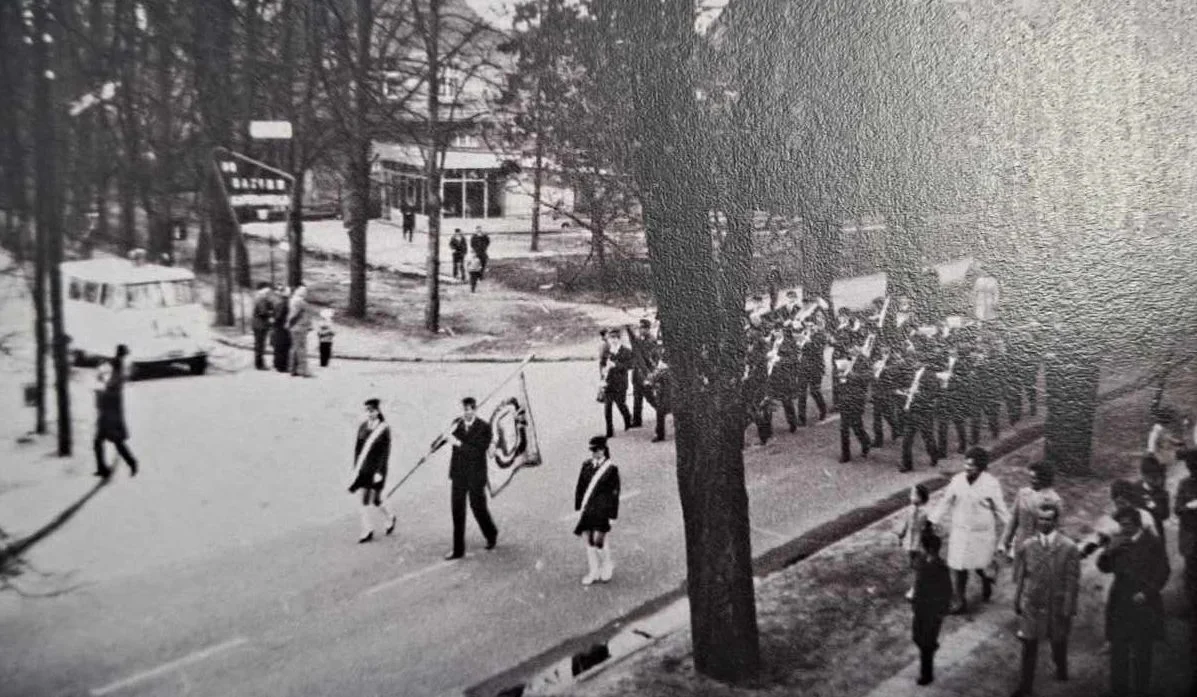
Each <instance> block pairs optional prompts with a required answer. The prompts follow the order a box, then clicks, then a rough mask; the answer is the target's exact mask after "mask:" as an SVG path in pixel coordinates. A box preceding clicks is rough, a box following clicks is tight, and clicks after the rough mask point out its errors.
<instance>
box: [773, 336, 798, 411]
mask: <svg viewBox="0 0 1197 697" xmlns="http://www.w3.org/2000/svg"><path fill="white" fill-rule="evenodd" d="M780 338H781V343H780V344H778V346H777V362H776V363H774V364H773V372H772V373H769V396H770V397H772V398H773V399H775V400H777V401H778V402H781V409H782V411H783V412H785V415H786V424H787V425H789V427H790V433H793V432H794V431H797V430H798V414H797V412H795V411H794V398H795V397H799V395H798V386H799V380H800V379H801V375H802V349H801V348H800V347H799V346H798V342H797V340H796V339H795V338H794V330H792V329H790V328H789V327H784V328H783V329H782V330H781V337H780ZM770 430H772V424H770Z"/></svg>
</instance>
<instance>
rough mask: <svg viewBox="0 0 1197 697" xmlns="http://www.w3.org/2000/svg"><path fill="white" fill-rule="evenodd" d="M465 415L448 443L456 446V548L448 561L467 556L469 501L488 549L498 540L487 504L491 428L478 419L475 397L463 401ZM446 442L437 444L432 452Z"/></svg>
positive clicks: (451, 467)
mask: <svg viewBox="0 0 1197 697" xmlns="http://www.w3.org/2000/svg"><path fill="white" fill-rule="evenodd" d="M461 408H462V416H461V418H459V419H458V420H457V425H456V426H455V427H454V429H453V433H452V434H451V435H450V436H449V438H448V442H450V443H452V444H453V455H452V457H451V458H450V460H449V479H450V481H451V482H452V483H453V487H452V496H451V498H450V502H451V505H452V513H453V549H452V550H451V551H450V552H449V553H448V554H446V555H445V559H461V558H462V557H464V556H465V512H466V510H465V509H466V499H467V498H468V499H469V502H470V510H472V511H473V512H474V520H475V521H477V522H478V527H479V528H480V529H481V530H482V536H483V537H485V538H486V548H487V549H494V548H495V544H497V543H498V540H499V530H498V528H496V527H495V522H494V520H492V519H491V517H490V509H489V508H487V504H486V458H487V450H488V449H489V448H490V441H491V428H490V424H489V423H487V422H486V420H485V419H483V418H482V417H480V416H478V414H477V412H476V409H477V408H478V402H477V401H476V400H475V399H474V398H473V397H466V398H465V399H463V400H461ZM442 444H443V443H434V444H433V448H432V449H433V450H436V449H437V448H439V447H440V446H441V445H442Z"/></svg>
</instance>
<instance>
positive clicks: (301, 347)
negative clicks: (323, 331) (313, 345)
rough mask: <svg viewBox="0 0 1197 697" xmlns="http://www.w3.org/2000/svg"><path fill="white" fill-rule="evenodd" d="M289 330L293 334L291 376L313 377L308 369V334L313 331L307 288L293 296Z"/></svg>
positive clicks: (297, 291) (298, 290)
mask: <svg viewBox="0 0 1197 697" xmlns="http://www.w3.org/2000/svg"><path fill="white" fill-rule="evenodd" d="M287 329H288V330H289V331H290V332H291V375H295V376H301V377H305V378H310V377H312V371H311V370H309V369H308V334H310V333H311V331H312V310H311V308H310V307H308V289H307V286H299V287H297V288H296V289H295V292H293V293H292V294H291V301H290V304H289V305H288V310H287Z"/></svg>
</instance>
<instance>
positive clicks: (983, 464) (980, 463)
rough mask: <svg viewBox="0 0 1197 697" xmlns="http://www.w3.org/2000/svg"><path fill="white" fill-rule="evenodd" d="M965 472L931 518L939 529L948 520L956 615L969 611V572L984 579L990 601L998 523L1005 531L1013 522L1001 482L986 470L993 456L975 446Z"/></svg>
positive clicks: (955, 479)
mask: <svg viewBox="0 0 1197 697" xmlns="http://www.w3.org/2000/svg"><path fill="white" fill-rule="evenodd" d="M964 458H965V459H964V471H963V472H961V473H960V474H957V475H956V476H955V477H952V481H951V483H949V484H948V488H947V491H946V492H945V493H944V496H943V498H942V499H940V501H939V505H938V506H936V508H935V510H934V511H933V512H932V513H931V515H930V516H929V520H930V521H931V523H932V524H933V525H935V526H936V527H937V528H942V525H943V522H944V520H945V519H946V518H949V517H950V518H951V524H950V526H949V527H948V568H950V569H951V570H952V576H953V577H954V581H955V583H954V585H955V591H956V599H955V600H954V601H953V602H952V609H951V612H952V614H963V613H965V612H968V602H967V601H966V600H965V590H966V589H967V587H968V573H969V572H970V571H975V572H977V575H978V576H980V577H981V597H982V599H983V600H989V598H990V596H991V595H992V594H993V581H994V579H993V578H991V577H990V576H988V575H987V574H986V571H985V570H986V569H987V568H988V567H989V565H990V564H991V563H992V562H993V555H994V551H995V550H996V549H997V543H998V524H999V523H1000V524H1001V526H1002V527H1003V528H1004V527H1005V526H1006V524H1007V521H1008V520H1009V517H1010V515H1009V512H1008V510H1007V508H1006V501H1005V498H1004V497H1003V495H1002V485H1001V482H999V481H998V480H997V478H996V477H994V476H993V475H992V474H989V473H988V472H986V471H985V470H986V469H987V468H988V467H989V453H988V452H987V451H986V450H985V449H984V448H980V447H976V446H974V447H972V448H970V449H969V451H968V452H967V453H965V456H964Z"/></svg>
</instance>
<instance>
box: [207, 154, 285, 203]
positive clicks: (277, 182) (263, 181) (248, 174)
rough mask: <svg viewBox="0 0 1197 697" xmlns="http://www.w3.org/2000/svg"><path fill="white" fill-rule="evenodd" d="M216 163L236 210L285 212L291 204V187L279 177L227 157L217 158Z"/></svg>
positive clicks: (220, 156) (261, 168) (266, 170)
mask: <svg viewBox="0 0 1197 697" xmlns="http://www.w3.org/2000/svg"><path fill="white" fill-rule="evenodd" d="M216 162H217V165H218V168H219V170H220V176H221V178H222V179H224V188H225V191H227V192H228V194H229V203H230V204H231V205H232V206H233V207H234V208H241V207H250V208H265V207H270V208H286V207H287V206H289V205H290V204H291V183H290V182H289V181H287V180H286V179H285V178H283V177H281V176H279V175H278V174H277V173H275V172H271V171H270V170H268V169H265V168H263V167H259V166H257V165H254V164H251V163H249V162H243V161H240V160H236V159H234V158H231V157H228V156H227V155H218V156H217V158H216Z"/></svg>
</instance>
